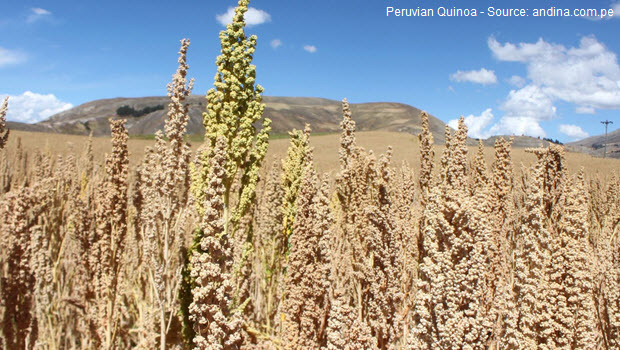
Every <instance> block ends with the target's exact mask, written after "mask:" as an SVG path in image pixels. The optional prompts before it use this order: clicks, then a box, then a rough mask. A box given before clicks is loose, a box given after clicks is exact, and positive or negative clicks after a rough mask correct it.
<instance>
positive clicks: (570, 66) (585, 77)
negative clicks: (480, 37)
mask: <svg viewBox="0 0 620 350" xmlns="http://www.w3.org/2000/svg"><path fill="white" fill-rule="evenodd" d="M488 45H489V49H490V50H491V52H492V53H493V56H494V57H495V58H496V59H498V60H500V61H508V62H520V63H523V64H524V65H525V66H526V69H527V80H526V79H523V78H521V77H517V76H513V77H512V78H510V79H509V82H510V83H512V84H514V85H515V86H518V87H519V84H523V83H525V82H529V83H528V85H525V86H521V87H520V88H519V89H517V90H512V91H510V93H509V94H508V96H507V97H506V100H505V101H504V103H503V104H502V106H501V109H502V110H504V111H505V115H504V116H503V117H502V118H501V119H500V121H499V122H498V123H497V124H495V125H493V126H492V127H491V128H490V129H489V131H490V132H491V133H494V134H498V133H506V134H514V135H520V134H525V135H530V136H545V132H544V130H543V129H542V127H541V126H540V122H542V121H547V120H551V119H554V118H555V117H556V108H555V106H554V104H555V102H557V101H563V102H567V103H571V104H574V105H575V112H576V113H579V114H594V113H596V109H620V66H619V65H618V60H617V56H616V54H615V53H614V52H612V51H610V50H609V49H608V48H607V47H605V45H603V44H602V43H600V42H599V41H598V40H596V38H594V37H592V36H586V37H582V38H581V41H580V43H579V45H578V46H575V47H566V46H564V45H559V44H554V43H549V42H546V41H545V40H543V39H542V38H541V39H539V40H538V41H537V42H535V43H510V42H506V43H500V42H498V41H497V40H496V39H495V38H494V37H490V38H489V40H488Z"/></svg>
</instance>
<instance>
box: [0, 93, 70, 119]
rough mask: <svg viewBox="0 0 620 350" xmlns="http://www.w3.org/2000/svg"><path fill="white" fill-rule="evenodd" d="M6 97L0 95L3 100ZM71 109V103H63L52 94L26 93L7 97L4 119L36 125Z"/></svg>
mask: <svg viewBox="0 0 620 350" xmlns="http://www.w3.org/2000/svg"><path fill="white" fill-rule="evenodd" d="M6 96H7V95H0V98H2V99H4V98H5V97H6ZM72 107H73V105H72V104H71V103H68V102H63V101H61V100H59V99H58V98H57V97H56V96H54V95H53V94H48V95H42V94H37V93H35V92H31V91H26V92H24V93H23V94H21V95H17V96H9V108H8V111H7V114H6V119H7V120H12V121H17V122H23V123H36V122H38V121H41V120H44V119H47V118H49V117H51V116H52V115H54V114H56V113H60V112H62V111H66V110H67V109H70V108H72Z"/></svg>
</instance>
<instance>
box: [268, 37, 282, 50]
mask: <svg viewBox="0 0 620 350" xmlns="http://www.w3.org/2000/svg"><path fill="white" fill-rule="evenodd" d="M269 45H271V47H272V48H274V49H277V48H278V47H280V46H282V40H280V39H273V40H271V42H270V43H269Z"/></svg>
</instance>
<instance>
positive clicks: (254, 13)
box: [215, 7, 271, 27]
mask: <svg viewBox="0 0 620 350" xmlns="http://www.w3.org/2000/svg"><path fill="white" fill-rule="evenodd" d="M234 16H235V8H234V7H229V8H228V11H226V13H222V14H219V15H216V16H215V19H217V21H218V22H220V24H221V25H223V26H225V25H227V24H229V23H232V20H233V17H234ZM243 18H244V19H245V24H246V25H247V26H248V27H250V26H255V25H259V24H263V23H266V22H271V15H270V14H268V13H267V12H265V11H263V10H259V9H256V8H254V7H250V8H248V11H247V12H246V13H245V14H244V17H243Z"/></svg>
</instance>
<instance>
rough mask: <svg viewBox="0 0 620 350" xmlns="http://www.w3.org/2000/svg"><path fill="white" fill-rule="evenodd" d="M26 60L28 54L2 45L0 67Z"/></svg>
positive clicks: (0, 48)
mask: <svg viewBox="0 0 620 350" xmlns="http://www.w3.org/2000/svg"><path fill="white" fill-rule="evenodd" d="M24 61H26V54H24V53H22V52H21V51H17V50H9V49H5V48H3V47H0V68H2V67H5V66H9V65H13V64H20V63H23V62H24Z"/></svg>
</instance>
